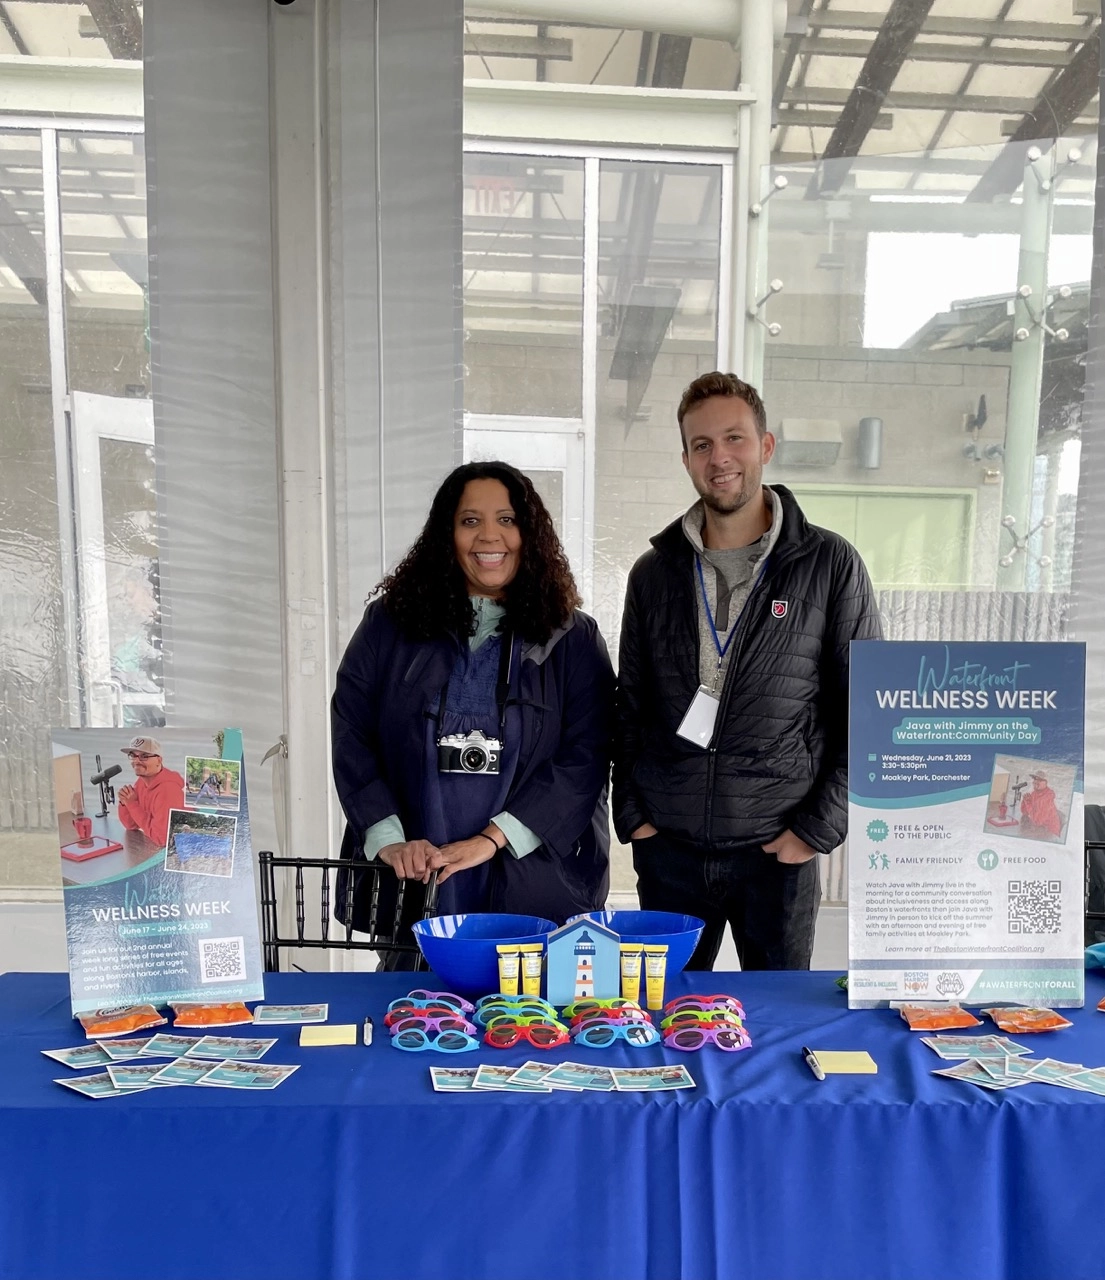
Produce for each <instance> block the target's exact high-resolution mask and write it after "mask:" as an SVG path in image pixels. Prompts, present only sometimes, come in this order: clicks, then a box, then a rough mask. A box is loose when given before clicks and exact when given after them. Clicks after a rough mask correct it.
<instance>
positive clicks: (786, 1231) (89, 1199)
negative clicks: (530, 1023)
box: [0, 973, 1105, 1280]
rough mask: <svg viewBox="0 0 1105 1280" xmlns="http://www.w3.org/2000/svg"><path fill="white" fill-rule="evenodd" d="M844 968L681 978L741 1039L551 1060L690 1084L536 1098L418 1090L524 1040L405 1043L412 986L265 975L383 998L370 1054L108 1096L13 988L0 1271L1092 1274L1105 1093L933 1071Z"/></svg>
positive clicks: (357, 1006) (1053, 1037)
mask: <svg viewBox="0 0 1105 1280" xmlns="http://www.w3.org/2000/svg"><path fill="white" fill-rule="evenodd" d="M833 976H834V975H831V974H825V973H810V974H806V973H771V974H747V975H744V974H713V975H709V976H705V975H698V977H697V980H696V982H695V984H694V989H696V990H699V991H703V990H709V991H730V992H733V993H735V994H737V995H739V996H740V998H741V999H742V1000H743V1001H744V1004H745V1008H746V1011H747V1015H748V1025H749V1028H750V1030H751V1032H752V1035H753V1038H754V1046H753V1047H752V1048H751V1049H749V1050H746V1051H744V1052H742V1053H737V1054H723V1053H721V1052H718V1051H712V1050H711V1051H706V1052H702V1053H697V1054H679V1053H676V1052H674V1051H670V1052H669V1051H666V1050H665V1051H661V1050H644V1051H635V1050H632V1049H629V1048H628V1047H623V1048H621V1049H615V1050H610V1051H603V1052H601V1053H591V1052H589V1051H586V1050H581V1049H574V1050H572V1049H565V1050H558V1051H556V1052H555V1053H554V1054H553V1055H551V1056H553V1057H556V1058H569V1057H575V1058H580V1059H583V1060H587V1061H590V1060H594V1061H601V1062H607V1063H611V1064H618V1063H626V1064H628V1063H634V1064H638V1065H640V1064H643V1063H649V1062H659V1061H665V1060H670V1061H679V1062H686V1063H687V1065H688V1066H689V1067H690V1069H691V1072H692V1073H693V1075H694V1077H695V1079H696V1081H697V1082H698V1088H697V1089H695V1090H687V1091H684V1092H680V1093H664V1094H655V1095H651V1096H642V1095H637V1094H567V1093H555V1094H552V1095H540V1096H532V1097H527V1096H522V1095H511V1094H503V1093H484V1094H461V1095H443V1094H435V1093H433V1092H432V1090H431V1087H430V1080H429V1072H428V1070H427V1068H428V1067H429V1066H430V1065H431V1064H440V1063H442V1062H446V1061H449V1062H454V1063H456V1064H458V1065H459V1064H460V1063H465V1064H467V1065H471V1064H472V1063H473V1062H474V1061H476V1062H484V1061H493V1062H499V1063H519V1062H522V1061H524V1059H525V1058H526V1057H527V1056H536V1055H534V1054H526V1053H525V1052H523V1051H521V1050H518V1051H514V1050H511V1051H508V1052H503V1053H497V1052H495V1051H494V1050H491V1049H486V1050H482V1051H481V1052H479V1053H478V1054H477V1053H472V1054H465V1055H459V1056H457V1057H447V1056H446V1055H443V1054H431V1053H422V1054H406V1053H401V1052H398V1051H397V1050H394V1049H392V1048H391V1047H390V1046H389V1045H388V1043H387V1041H386V1036H385V1033H384V1031H383V1026H382V1020H383V1013H384V1010H385V1006H386V1004H387V1001H388V1000H389V999H391V998H393V997H394V996H396V995H400V994H403V993H404V992H405V991H406V990H407V989H408V987H409V986H410V985H411V976H410V975H384V974H373V975H357V974H326V975H319V974H314V975H310V974H285V975H272V976H270V977H268V978H266V992H267V996H268V999H269V1001H270V1002H281V1003H283V1002H300V1001H314V1000H328V1001H329V1002H330V1020H331V1021H333V1022H358V1023H359V1022H360V1021H361V1020H362V1018H363V1017H364V1016H365V1014H370V1015H372V1017H373V1018H374V1020H375V1022H376V1027H377V1039H376V1043H375V1044H374V1045H373V1046H371V1047H369V1048H365V1047H363V1046H360V1045H358V1046H356V1047H346V1048H326V1049H313V1050H307V1049H304V1050H301V1049H300V1048H299V1047H298V1045H297V1043H296V1042H297V1040H298V1028H295V1027H274V1028H272V1029H271V1030H266V1032H265V1034H271V1035H275V1036H278V1037H279V1040H280V1043H279V1044H278V1045H276V1046H274V1047H273V1049H272V1050H270V1052H269V1054H268V1055H267V1058H266V1061H274V1062H300V1063H302V1064H303V1065H302V1067H301V1068H300V1070H299V1071H297V1072H296V1073H295V1075H293V1076H292V1077H291V1078H290V1079H289V1080H288V1081H287V1082H286V1083H285V1084H283V1085H282V1086H281V1087H280V1088H278V1089H277V1090H275V1091H273V1092H268V1093H245V1092H232V1091H229V1090H221V1089H219V1090H215V1089H212V1090H205V1089H197V1088H177V1089H163V1090H158V1091H149V1092H146V1093H140V1094H136V1095H133V1096H130V1097H125V1098H112V1099H107V1100H104V1101H92V1100H89V1099H86V1098H83V1097H81V1096H79V1095H78V1094H75V1093H72V1092H70V1091H68V1090H65V1089H62V1088H60V1087H59V1086H57V1085H56V1084H53V1083H52V1080H53V1079H54V1078H55V1077H59V1076H62V1075H65V1074H67V1072H66V1069H65V1068H63V1067H61V1066H60V1064H57V1063H55V1062H53V1061H51V1060H50V1059H48V1058H45V1057H43V1056H41V1053H40V1050H42V1049H53V1048H61V1047H64V1046H67V1045H72V1044H77V1043H81V1042H82V1037H81V1034H80V1032H79V1028H78V1027H77V1024H76V1023H74V1022H73V1021H72V1020H71V1018H70V1016H69V1005H68V989H67V982H66V979H65V976H64V975H60V974H7V975H3V976H0V1277H3V1278H4V1280H37V1278H39V1277H49V1278H50V1280H62V1278H64V1280H82V1278H84V1277H88V1278H90V1280H128V1278H129V1277H135V1280H148V1278H149V1277H150V1276H157V1277H159V1278H160V1280H174V1278H175V1277H180V1278H181V1280H195V1278H196V1277H202V1278H203V1280H223V1278H225V1280H253V1278H254V1277H257V1280H315V1278H318V1280H323V1278H326V1280H330V1278H335V1280H345V1278H348V1280H369V1278H372V1280H398V1278H400V1277H402V1278H403V1280H417V1278H420V1277H426V1278H427V1280H446V1278H447V1280H477V1278H480V1280H482V1278H483V1277H496V1278H498V1277H502V1278H504V1280H546V1278H547V1280H576V1278H578V1280H584V1278H587V1280H637V1278H638V1277H640V1278H645V1277H648V1278H655V1280H712V1278H713V1277H727V1278H729V1277H732V1278H733V1280H738V1278H739V1280H750V1278H756V1280H820V1278H825V1280H830V1278H831V1280H894V1278H895V1277H901V1278H903V1280H914V1278H916V1280H942V1278H947V1280H989V1278H991V1277H993V1278H994V1280H1022V1278H1023V1280H1100V1277H1101V1276H1102V1275H1105V1099H1103V1098H1097V1097H1093V1096H1090V1095H1086V1094H1079V1093H1075V1092H1073V1091H1069V1090H1061V1089H1057V1088H1052V1087H1048V1086H1044V1085H1032V1086H1029V1087H1027V1088H1023V1089H1014V1090H1009V1091H1008V1092H1006V1093H984V1092H982V1091H980V1090H978V1089H976V1088H974V1087H972V1086H970V1085H967V1084H964V1083H961V1082H958V1081H953V1080H947V1079H941V1078H939V1077H935V1076H932V1075H931V1074H930V1072H931V1071H932V1069H933V1068H934V1067H937V1066H939V1065H941V1064H940V1062H939V1061H938V1059H937V1058H936V1056H935V1054H933V1053H932V1051H931V1050H929V1049H928V1048H926V1047H925V1046H924V1045H923V1044H921V1043H920V1039H919V1037H918V1036H917V1035H916V1034H911V1033H910V1032H909V1031H908V1030H907V1029H906V1028H905V1024H904V1023H903V1022H902V1021H901V1020H900V1019H899V1017H898V1015H897V1014H896V1013H891V1012H890V1011H887V1010H869V1011H867V1010H865V1011H855V1012H849V1011H848V1009H847V1008H846V1007H845V998H844V996H843V995H842V994H841V992H839V991H838V990H837V988H836V987H835V986H834V984H833ZM419 978H420V980H422V981H425V980H426V975H419ZM426 985H429V986H431V987H432V986H433V985H434V984H433V981H432V978H431V979H430V980H429V981H428V982H427V983H426ZM690 989H692V985H691V982H690V980H689V979H688V978H686V977H685V976H683V977H680V978H679V979H676V980H675V981H673V982H672V983H670V984H669V992H668V994H669V996H670V995H672V994H675V993H677V992H679V991H685V990H690ZM1102 996H1105V975H1100V974H1093V973H1091V974H1087V1003H1086V1008H1085V1009H1083V1010H1079V1011H1074V1012H1073V1013H1072V1015H1071V1016H1072V1017H1073V1019H1074V1023H1075V1025H1074V1027H1073V1028H1071V1029H1070V1030H1065V1031H1060V1032H1055V1033H1051V1034H1047V1035H1042V1036H1037V1037H1035V1038H1032V1039H1031V1043H1032V1045H1033V1047H1034V1048H1035V1050H1036V1056H1038V1057H1044V1056H1052V1057H1056V1058H1062V1059H1065V1060H1067V1061H1076V1062H1082V1063H1083V1064H1085V1065H1087V1066H1098V1065H1103V1064H1105V1014H1102V1013H1098V1012H1096V1011H1095V1009H1094V1006H1095V1005H1096V1003H1097V1002H1098V1001H1099V1000H1100V999H1101V998H1102ZM987 1027H988V1029H990V1030H993V1028H992V1026H990V1025H989V1024H987ZM248 1030H249V1029H247V1028H235V1029H233V1031H232V1032H231V1033H232V1034H233V1033H235V1032H238V1033H247V1032H248ZM804 1044H808V1045H811V1046H812V1047H814V1048H818V1049H867V1050H869V1051H870V1052H871V1054H872V1056H873V1057H874V1058H875V1060H876V1061H877V1063H878V1067H879V1072H878V1075H877V1076H874V1077H870V1076H867V1077H864V1076H837V1077H830V1078H829V1079H827V1080H825V1081H824V1082H818V1081H816V1080H815V1079H814V1078H813V1076H812V1075H811V1073H810V1071H809V1069H808V1068H807V1067H806V1065H805V1063H804V1061H803V1059H802V1057H801V1054H800V1049H801V1046H802V1045H804Z"/></svg>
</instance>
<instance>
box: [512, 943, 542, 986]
mask: <svg viewBox="0 0 1105 1280" xmlns="http://www.w3.org/2000/svg"><path fill="white" fill-rule="evenodd" d="M518 950H519V951H520V952H521V953H522V995H524V996H539V995H540V994H541V956H542V953H543V952H544V950H545V944H544V943H543V942H523V943H521V944H520V945H519V947H518Z"/></svg>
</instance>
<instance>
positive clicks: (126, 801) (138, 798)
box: [119, 737, 184, 846]
mask: <svg viewBox="0 0 1105 1280" xmlns="http://www.w3.org/2000/svg"><path fill="white" fill-rule="evenodd" d="M122 750H123V754H124V755H125V756H128V757H129V758H130V765H131V768H132V769H133V770H134V775H135V780H134V782H133V783H128V784H127V785H126V786H124V787H120V788H119V821H120V822H121V823H122V824H123V826H124V827H126V829H127V830H128V831H141V832H142V834H143V835H144V836H145V837H146V838H147V839H148V840H152V841H153V843H154V844H156V845H158V846H164V844H165V842H166V840H167V839H168V838H169V811H170V810H171V809H182V808H183V807H184V778H183V777H182V776H181V775H180V774H179V773H177V772H176V771H175V770H173V769H166V768H165V764H164V761H163V760H162V758H161V743H160V742H158V741H157V739H156V738H143V737H138V738H132V739H131V741H130V742H129V743H128V745H127V746H125V747H123V749H122Z"/></svg>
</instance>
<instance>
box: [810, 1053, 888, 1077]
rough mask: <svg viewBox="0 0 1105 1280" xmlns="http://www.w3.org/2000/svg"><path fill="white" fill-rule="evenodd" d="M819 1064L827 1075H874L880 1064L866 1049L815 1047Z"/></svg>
mask: <svg viewBox="0 0 1105 1280" xmlns="http://www.w3.org/2000/svg"><path fill="white" fill-rule="evenodd" d="M813 1056H814V1057H815V1058H816V1059H817V1065H818V1066H819V1067H820V1068H821V1070H822V1071H824V1073H825V1074H826V1075H827V1076H874V1075H878V1071H879V1068H878V1064H877V1063H876V1062H875V1059H874V1058H872V1057H871V1055H870V1054H869V1053H868V1052H867V1051H866V1050H864V1049H861V1050H858V1051H856V1052H851V1051H845V1050H836V1049H814V1050H813Z"/></svg>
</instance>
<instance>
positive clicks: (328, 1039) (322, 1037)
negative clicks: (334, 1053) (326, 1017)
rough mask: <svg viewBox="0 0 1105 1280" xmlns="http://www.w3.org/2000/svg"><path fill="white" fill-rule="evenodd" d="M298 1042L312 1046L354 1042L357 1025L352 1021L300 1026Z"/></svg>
mask: <svg viewBox="0 0 1105 1280" xmlns="http://www.w3.org/2000/svg"><path fill="white" fill-rule="evenodd" d="M299 1043H300V1044H301V1045H308V1046H312V1047H313V1046H317V1045H320V1044H356V1043H357V1025H356V1023H354V1022H348V1023H344V1022H339V1023H335V1024H334V1025H333V1026H321V1027H300V1028H299Z"/></svg>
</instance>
